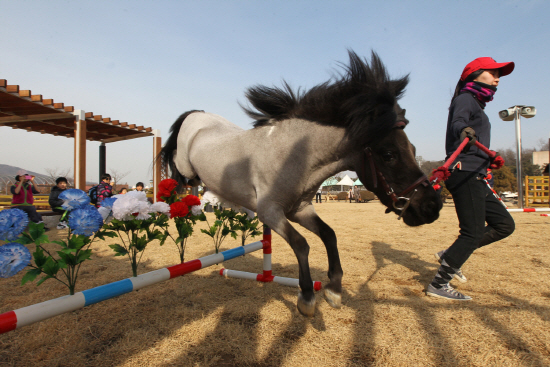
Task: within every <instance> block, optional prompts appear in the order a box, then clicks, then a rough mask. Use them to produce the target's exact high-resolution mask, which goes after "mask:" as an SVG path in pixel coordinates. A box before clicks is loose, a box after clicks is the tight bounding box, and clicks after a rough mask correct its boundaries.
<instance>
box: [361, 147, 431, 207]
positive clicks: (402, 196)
mask: <svg viewBox="0 0 550 367" xmlns="http://www.w3.org/2000/svg"><path fill="white" fill-rule="evenodd" d="M363 152H364V154H365V158H366V161H368V162H369V166H370V171H371V175H372V182H373V186H374V188H377V187H378V186H377V183H378V181H379V182H380V184H381V185H382V187H383V189H384V191H385V192H386V195H388V196H389V197H390V198H391V199H392V201H393V207H394V208H395V209H397V210H401V211H402V213H401V215H403V212H404V211H405V209H407V207H408V206H409V203H410V200H411V198H412V196H413V195H414V193H415V192H416V188H417V187H418V186H419V185H422V186H425V187H427V186H430V182H429V181H428V177H427V176H426V175H424V174H423V175H422V176H421V177H419V178H418V179H417V180H416V181H414V182H413V183H412V184H411V185H409V186H408V187H407V188H405V189H404V190H403V191H401V192H400V193H397V194H396V193H395V191H394V190H393V188H392V187H391V186H390V185H389V184H388V182H387V181H386V178H385V177H384V175H383V174H382V172H380V170H379V169H378V167H377V166H376V162H374V158H373V157H372V150H371V148H370V147H367V148H365V150H364V151H363ZM365 168H366V167H365ZM411 191H413V193H412V195H411V196H409V197H407V196H406V195H407V194H408V193H410V192H411ZM400 201H403V202H404V204H403V206H398V203H399V202H400Z"/></svg>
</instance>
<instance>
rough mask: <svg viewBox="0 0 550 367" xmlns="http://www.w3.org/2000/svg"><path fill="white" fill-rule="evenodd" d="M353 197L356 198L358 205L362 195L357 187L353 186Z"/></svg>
mask: <svg viewBox="0 0 550 367" xmlns="http://www.w3.org/2000/svg"><path fill="white" fill-rule="evenodd" d="M353 197H354V198H355V202H356V203H358V202H359V201H360V199H361V194H360V192H359V189H358V188H357V186H353Z"/></svg>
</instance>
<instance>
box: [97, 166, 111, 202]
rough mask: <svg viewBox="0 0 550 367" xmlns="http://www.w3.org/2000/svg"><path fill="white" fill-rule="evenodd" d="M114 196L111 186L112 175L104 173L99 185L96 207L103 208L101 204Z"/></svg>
mask: <svg viewBox="0 0 550 367" xmlns="http://www.w3.org/2000/svg"><path fill="white" fill-rule="evenodd" d="M111 196H113V186H111V175H110V174H108V173H104V174H103V175H102V176H101V182H100V183H99V185H97V204H96V206H97V207H98V208H99V207H100V206H101V202H102V201H103V200H104V199H106V198H109V197H111Z"/></svg>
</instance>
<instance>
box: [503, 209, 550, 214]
mask: <svg viewBox="0 0 550 367" xmlns="http://www.w3.org/2000/svg"><path fill="white" fill-rule="evenodd" d="M508 211H509V212H520V213H521V212H523V213H533V212H550V208H523V209H508Z"/></svg>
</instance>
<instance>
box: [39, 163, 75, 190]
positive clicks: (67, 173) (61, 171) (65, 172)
mask: <svg viewBox="0 0 550 367" xmlns="http://www.w3.org/2000/svg"><path fill="white" fill-rule="evenodd" d="M44 171H46V173H47V175H48V177H49V178H51V179H52V181H53V182H55V180H57V178H58V177H65V178H66V179H67V181H69V186H74V179H73V177H72V176H71V169H70V168H59V167H55V168H45V169H44Z"/></svg>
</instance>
